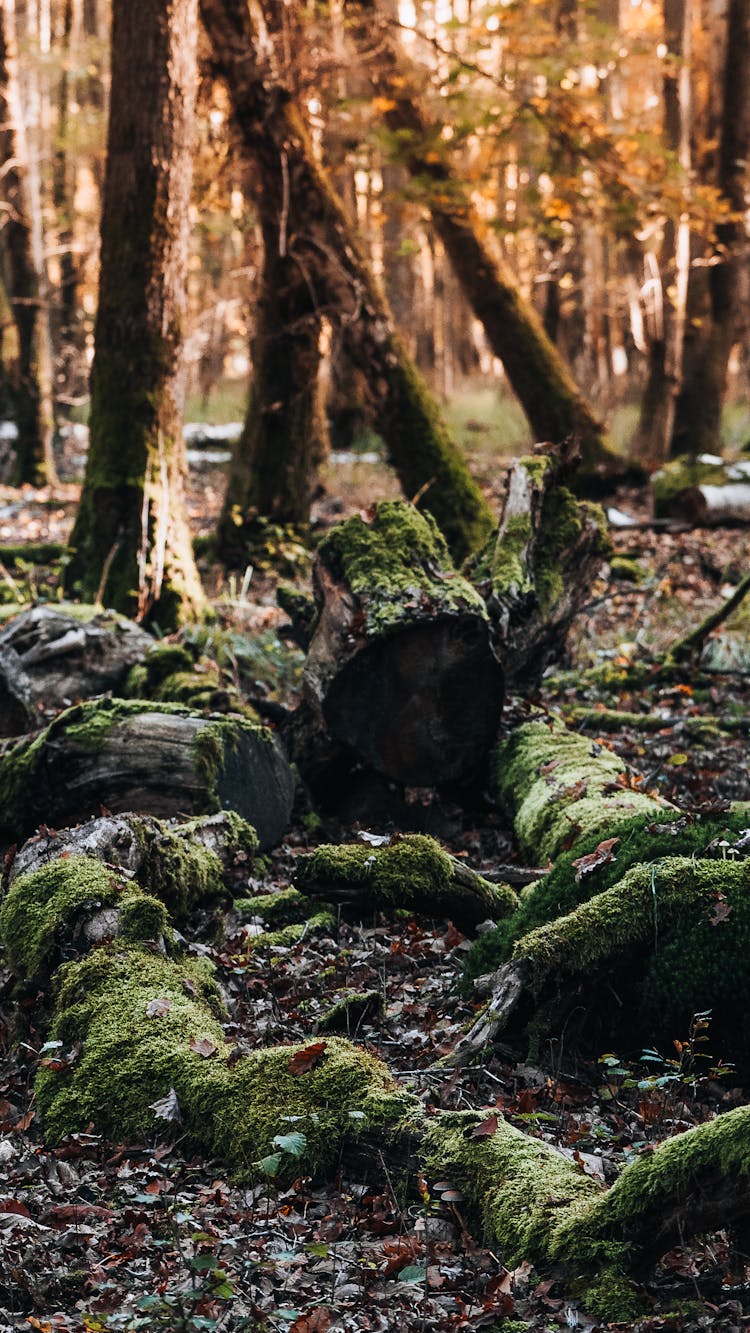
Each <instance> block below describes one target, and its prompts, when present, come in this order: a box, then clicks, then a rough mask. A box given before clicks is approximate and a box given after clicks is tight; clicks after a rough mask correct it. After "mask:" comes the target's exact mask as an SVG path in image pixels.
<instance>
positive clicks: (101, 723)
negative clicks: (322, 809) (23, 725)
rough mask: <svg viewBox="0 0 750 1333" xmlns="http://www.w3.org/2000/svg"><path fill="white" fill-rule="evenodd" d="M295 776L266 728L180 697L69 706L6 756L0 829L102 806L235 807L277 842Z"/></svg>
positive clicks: (24, 827) (17, 830) (267, 842)
mask: <svg viewBox="0 0 750 1333" xmlns="http://www.w3.org/2000/svg"><path fill="white" fill-rule="evenodd" d="M294 788H295V782H294V776H293V774H292V770H291V768H290V766H289V764H288V762H287V760H286V758H285V756H284V754H283V751H282V750H281V747H280V745H279V744H278V742H277V741H276V740H275V738H274V737H273V736H272V735H271V733H270V732H269V731H267V730H266V729H265V728H263V727H258V726H255V725H254V724H253V723H251V722H248V721H246V720H245V719H244V718H239V717H235V716H233V715H229V716H224V715H221V716H219V715H214V716H212V715H210V714H209V715H205V714H199V715H196V714H194V713H191V712H189V710H188V709H186V708H181V707H180V706H179V705H176V704H172V705H169V704H153V703H152V704H149V703H140V702H138V703H136V702H130V701H124V700H114V699H102V700H96V701H92V702H90V703H87V704H79V705H78V706H77V707H75V708H70V709H67V710H66V711H65V712H64V713H61V714H60V716H59V717H57V718H55V720H54V722H52V723H50V725H49V726H48V727H47V728H46V729H45V730H44V731H43V732H41V733H40V734H39V735H37V736H36V737H33V738H24V739H22V740H20V741H17V742H16V743H15V744H13V745H9V746H6V747H5V749H4V752H3V754H2V757H0V836H2V837H3V838H4V839H5V841H6V842H18V841H20V839H21V838H22V837H23V836H24V835H25V834H27V833H30V832H31V831H32V830H33V829H34V827H35V826H36V824H37V823H39V822H40V821H41V820H44V822H45V823H47V824H49V823H65V822H77V821H78V820H80V819H81V818H82V817H85V816H86V815H90V814H92V813H98V812H99V811H100V808H101V806H102V805H105V806H106V807H107V808H108V809H110V810H112V811H115V812H118V811H124V810H132V811H135V812H136V813H145V814H150V815H157V816H161V817H164V818H174V817H176V816H179V815H190V814H210V813H212V812H214V811H218V810H235V811H236V812H237V814H239V815H241V816H242V818H243V819H246V820H247V822H248V823H249V824H252V825H253V827H254V828H255V829H256V831H257V834H258V841H259V845H260V846H261V847H262V848H266V847H270V846H272V845H273V843H275V842H276V841H278V839H279V838H280V837H281V836H282V834H283V833H284V832H285V830H286V829H287V828H288V825H289V819H290V816H291V810H292V803H293V800H294Z"/></svg>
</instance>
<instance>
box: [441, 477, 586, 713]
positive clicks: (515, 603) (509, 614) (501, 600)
mask: <svg viewBox="0 0 750 1333" xmlns="http://www.w3.org/2000/svg"><path fill="white" fill-rule="evenodd" d="M558 473H559V467H558V466H557V465H556V463H555V461H554V460H553V458H552V457H549V456H546V455H543V454H539V455H537V456H534V457H530V458H522V459H520V460H519V461H518V462H517V463H515V464H514V465H513V467H512V468H511V469H510V472H509V474H508V481H507V489H506V494H505V501H504V507H503V513H502V517H501V519H500V526H499V528H498V531H497V533H496V534H495V536H493V537H491V538H490V540H489V542H488V543H487V545H486V546H485V547H484V549H483V550H482V551H480V552H479V554H478V555H477V556H475V557H474V558H473V559H472V560H471V561H470V563H469V565H468V566H467V568H466V569H465V571H464V572H465V573H466V574H467V576H468V577H469V578H470V579H471V581H472V583H474V584H475V585H476V587H477V588H478V589H479V591H480V592H481V594H482V596H483V597H484V600H485V602H486V604H487V607H488V610H489V613H490V620H491V624H492V641H493V644H494V647H495V651H496V653H497V656H498V657H499V659H500V661H501V662H502V664H503V669H504V671H505V676H506V681H507V683H508V684H509V685H514V686H516V688H522V689H527V688H528V686H529V685H530V684H534V683H535V682H538V681H539V680H540V679H541V677H542V674H543V672H544V670H545V668H546V667H547V666H548V665H549V663H550V662H552V661H554V660H555V659H557V658H559V657H560V655H561V654H562V653H563V651H564V649H565V641H566V637H567V633H568V630H569V628H570V626H571V624H572V622H573V620H574V619H575V617H576V616H577V615H578V613H579V611H580V610H581V608H582V606H583V605H584V603H585V602H586V601H587V599H588V597H589V595H590V592H591V588H592V585H593V583H594V580H595V578H596V576H597V574H598V572H599V570H600V568H601V565H602V561H603V560H604V559H605V558H606V556H607V554H608V552H609V550H610V543H609V538H608V535H607V529H606V522H605V518H604V514H603V513H602V511H601V509H600V508H599V506H598V505H594V504H589V503H586V502H585V501H579V500H576V498H575V496H574V495H572V494H571V492H570V491H569V490H568V489H567V488H566V487H564V486H562V485H560V484H559V480H558Z"/></svg>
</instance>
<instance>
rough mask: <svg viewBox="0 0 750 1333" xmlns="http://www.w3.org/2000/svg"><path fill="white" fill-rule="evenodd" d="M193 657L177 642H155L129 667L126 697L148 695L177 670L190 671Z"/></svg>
mask: <svg viewBox="0 0 750 1333" xmlns="http://www.w3.org/2000/svg"><path fill="white" fill-rule="evenodd" d="M192 669H193V657H192V655H191V653H189V652H188V650H187V648H184V647H183V646H182V644H179V643H157V644H155V645H154V647H153V648H151V650H150V651H149V652H148V653H147V654H146V656H145V657H144V659H143V661H142V662H139V663H138V665H137V666H135V667H133V668H132V669H131V672H130V674H129V676H128V679H127V682H126V685H125V694H126V697H130V698H137V699H141V698H144V697H146V698H147V697H150V696H151V694H152V691H153V690H155V689H157V688H158V686H159V685H161V683H162V681H164V680H166V678H167V676H171V675H173V674H174V673H175V672H177V671H192Z"/></svg>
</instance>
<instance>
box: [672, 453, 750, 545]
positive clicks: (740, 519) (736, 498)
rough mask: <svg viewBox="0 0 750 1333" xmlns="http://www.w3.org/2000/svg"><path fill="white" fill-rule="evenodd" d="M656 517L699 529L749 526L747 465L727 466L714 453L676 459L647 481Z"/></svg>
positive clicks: (742, 462)
mask: <svg viewBox="0 0 750 1333" xmlns="http://www.w3.org/2000/svg"><path fill="white" fill-rule="evenodd" d="M651 491H652V496H653V504H654V514H655V516H656V517H657V518H677V519H684V520H685V521H686V522H688V523H694V524H696V525H697V526H700V527H721V526H722V525H723V524H729V525H732V524H735V523H738V524H748V523H750V462H748V461H747V460H740V461H738V462H736V463H727V462H725V461H724V459H722V458H719V456H718V455H716V454H699V455H698V456H697V457H684V458H676V459H675V460H674V461H673V462H671V463H668V464H667V465H666V467H664V468H662V469H661V470H660V471H659V472H655V473H654V475H653V477H652V478H651Z"/></svg>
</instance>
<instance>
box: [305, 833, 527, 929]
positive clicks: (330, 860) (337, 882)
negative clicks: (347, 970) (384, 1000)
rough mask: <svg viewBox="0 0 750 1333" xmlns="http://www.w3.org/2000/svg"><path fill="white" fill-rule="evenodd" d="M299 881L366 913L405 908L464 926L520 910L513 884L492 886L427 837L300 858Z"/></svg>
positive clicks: (332, 849)
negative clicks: (446, 918) (451, 920)
mask: <svg viewBox="0 0 750 1333" xmlns="http://www.w3.org/2000/svg"><path fill="white" fill-rule="evenodd" d="M294 879H295V884H297V885H298V886H299V887H300V888H302V889H304V890H305V892H306V893H312V894H315V895H318V896H322V897H325V898H327V899H329V900H332V901H334V902H341V903H350V904H352V905H354V906H356V908H357V910H358V911H361V912H370V911H390V912H392V911H394V909H396V908H404V909H406V910H407V911H413V912H419V913H424V914H426V915H428V916H444V917H451V918H452V919H453V920H454V921H455V922H456V923H457V924H458V925H461V926H475V925H477V924H478V922H480V921H486V920H487V918H488V917H491V918H493V919H495V920H498V919H499V918H500V917H504V916H508V915H509V914H510V913H511V912H513V911H514V910H515V908H516V904H517V899H516V895H515V893H514V892H513V890H512V889H511V888H510V887H509V886H508V885H507V884H490V883H488V881H487V880H486V879H483V878H482V876H481V875H478V874H477V873H476V872H475V871H473V870H471V869H470V868H469V867H468V866H465V865H463V863H462V862H461V861H457V860H456V858H455V857H452V856H449V855H448V853H447V852H444V851H443V849H442V848H441V847H440V845H439V844H438V843H437V842H435V840H434V839H433V838H428V837H427V836H425V835H424V834H421V833H410V834H406V835H404V836H401V837H394V838H393V840H392V841H391V842H389V843H388V844H387V845H386V846H384V847H373V846H371V845H369V844H365V843H352V844H351V845H348V846H343V847H338V846H336V847H318V849H317V850H316V851H314V852H313V853H312V854H311V855H310V856H305V857H300V858H299V860H298V861H297V865H296V868H295V876H294Z"/></svg>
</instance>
